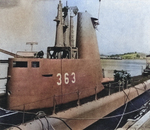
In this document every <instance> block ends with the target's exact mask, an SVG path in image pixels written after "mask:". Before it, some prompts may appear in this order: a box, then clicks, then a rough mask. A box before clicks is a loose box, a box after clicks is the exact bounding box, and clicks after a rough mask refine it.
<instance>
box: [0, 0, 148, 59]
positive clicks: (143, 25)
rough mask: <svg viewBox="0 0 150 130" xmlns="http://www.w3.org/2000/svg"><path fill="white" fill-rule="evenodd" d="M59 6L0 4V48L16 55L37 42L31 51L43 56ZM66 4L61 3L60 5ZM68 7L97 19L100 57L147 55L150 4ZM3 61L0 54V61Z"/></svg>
mask: <svg viewBox="0 0 150 130" xmlns="http://www.w3.org/2000/svg"><path fill="white" fill-rule="evenodd" d="M58 2H59V0H7V1H6V0H0V48H2V49H7V50H8V51H11V52H14V53H16V52H17V51H24V50H30V46H29V45H26V42H29V41H33V42H38V46H37V45H35V46H34V50H37V51H40V50H44V52H46V49H47V46H53V45H54V40H55V27H56V23H55V22H54V21H53V19H54V18H55V16H56V15H57V4H58ZM65 2H66V1H65V0H62V3H63V5H65ZM68 5H69V6H75V5H76V6H78V8H79V11H81V12H82V11H85V10H87V11H88V12H89V13H90V14H91V15H92V16H94V17H97V18H98V17H99V22H100V25H99V26H98V30H97V37H98V44H99V50H100V53H101V54H102V53H103V54H112V53H125V52H135V51H137V52H145V53H150V46H149V41H150V40H149V39H150V31H149V30H150V15H149V14H150V8H149V7H150V0H101V2H99V0H68ZM99 7H100V13H98V12H99ZM98 14H99V16H98ZM5 57H7V55H3V54H2V53H0V59H2V58H5Z"/></svg>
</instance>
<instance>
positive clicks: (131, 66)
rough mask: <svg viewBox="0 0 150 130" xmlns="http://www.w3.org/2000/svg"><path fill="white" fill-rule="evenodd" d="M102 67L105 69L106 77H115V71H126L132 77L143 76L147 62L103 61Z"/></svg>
mask: <svg viewBox="0 0 150 130" xmlns="http://www.w3.org/2000/svg"><path fill="white" fill-rule="evenodd" d="M101 65H102V68H103V69H104V75H105V77H113V72H114V70H125V71H127V72H128V73H130V74H131V76H138V75H141V74H142V71H143V69H144V68H145V66H146V61H145V60H108V59H101Z"/></svg>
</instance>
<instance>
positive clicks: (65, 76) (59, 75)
mask: <svg viewBox="0 0 150 130" xmlns="http://www.w3.org/2000/svg"><path fill="white" fill-rule="evenodd" d="M57 77H58V82H57V85H61V84H62V75H61V73H58V74H57ZM70 77H72V80H71V81H69V74H68V73H65V74H64V83H65V84H69V82H71V83H75V82H76V75H75V73H74V72H72V73H71V76H70Z"/></svg>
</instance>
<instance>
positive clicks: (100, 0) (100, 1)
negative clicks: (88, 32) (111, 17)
mask: <svg viewBox="0 0 150 130" xmlns="http://www.w3.org/2000/svg"><path fill="white" fill-rule="evenodd" d="M100 6H101V0H99V8H98V21H99V15H100Z"/></svg>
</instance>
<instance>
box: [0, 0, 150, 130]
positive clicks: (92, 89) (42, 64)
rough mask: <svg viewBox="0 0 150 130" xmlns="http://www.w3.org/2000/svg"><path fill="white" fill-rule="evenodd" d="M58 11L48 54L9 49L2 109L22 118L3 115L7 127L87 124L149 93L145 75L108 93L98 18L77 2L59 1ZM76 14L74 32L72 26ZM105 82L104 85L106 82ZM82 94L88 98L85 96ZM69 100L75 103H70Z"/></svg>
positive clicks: (77, 127) (77, 129)
mask: <svg viewBox="0 0 150 130" xmlns="http://www.w3.org/2000/svg"><path fill="white" fill-rule="evenodd" d="M69 11H71V13H68V12H69ZM57 12H58V13H57V17H56V18H55V19H54V21H55V22H56V37H55V43H54V44H55V45H54V46H53V47H47V58H43V52H42V51H41V52H39V53H35V52H34V53H32V55H31V53H30V55H29V54H24V53H23V52H22V53H18V54H13V55H14V58H9V59H8V65H9V66H8V75H7V84H6V98H7V101H6V103H7V105H6V109H7V110H11V111H9V112H6V113H7V114H6V115H8V116H9V118H11V121H12V122H13V120H15V119H16V117H15V116H14V115H15V114H18V113H19V114H20V113H21V115H20V118H21V119H18V120H19V121H20V122H19V121H18V122H17V123H10V121H9V120H8V119H6V120H7V121H8V124H9V125H10V126H12V127H11V128H8V126H7V127H6V129H8V130H9V129H12V130H16V129H22V130H26V129H27V130H31V129H32V130H43V129H48V130H51V129H52V130H62V129H63V130H68V129H74V130H81V129H82V130H83V129H88V127H89V129H90V128H91V127H90V126H91V125H92V124H94V123H95V122H98V121H99V119H103V118H104V117H105V116H106V115H108V114H110V113H111V112H113V111H115V110H116V109H118V108H120V107H122V106H124V105H125V108H126V107H127V105H126V104H128V102H130V101H132V100H134V99H136V98H138V97H140V96H143V95H144V94H145V93H147V92H149V89H150V81H149V80H146V81H144V82H142V83H139V84H137V85H133V87H128V86H126V88H123V87H122V88H121V87H120V86H119V87H120V88H119V91H117V92H115V93H113V94H111V93H110V91H109V92H108V93H107V94H106V95H105V94H104V93H105V92H106V89H107V88H109V90H110V87H111V86H110V83H111V82H112V81H113V80H112V79H108V78H104V77H103V72H102V67H101V61H100V54H99V50H98V43H97V38H96V31H95V30H96V26H97V25H98V19H96V18H93V17H91V15H90V14H89V13H88V12H87V11H86V12H78V8H77V7H68V5H66V6H65V7H62V3H61V0H59V3H58V8H57ZM69 14H70V16H69ZM75 15H77V31H76V36H74V35H75V33H74V32H75V30H74V27H73V25H74V23H73V17H74V16H75ZM30 44H31V45H33V44H34V43H30ZM1 51H3V52H4V53H8V52H7V51H4V50H1ZM106 82H108V84H106V86H105V83H106ZM107 85H108V86H107ZM112 87H114V86H112ZM120 89H121V90H122V91H120ZM99 94H100V98H99ZM103 94H104V96H103ZM91 98H92V99H93V100H92V101H91ZM87 99H88V101H87V102H86V101H84V100H87ZM147 100H148V99H147ZM81 101H82V102H85V103H81ZM74 103H75V104H77V106H75V107H74ZM144 103H145V102H144ZM65 104H67V105H68V104H71V108H70V107H69V108H68V109H65V110H60V111H59V110H57V108H60V107H62V105H65ZM131 105H132V104H131ZM141 105H142V104H141ZM138 107H140V106H138ZM45 108H47V110H48V111H51V110H52V114H49V115H47V114H45V113H44V112H42V111H39V112H38V113H33V112H34V111H35V110H41V109H45ZM50 108H52V109H50ZM134 109H135V108H134ZM56 110H57V112H56ZM30 112H31V113H30ZM8 113H9V114H8ZM27 114H31V116H32V117H33V118H32V120H31V118H30V119H28V120H25V117H27V116H29V115H27ZM11 115H12V117H11ZM33 115H34V116H33ZM17 117H18V116H17ZM0 123H2V122H0ZM12 124H14V125H12ZM106 124H107V123H106ZM1 125H2V124H1ZM4 125H6V124H4Z"/></svg>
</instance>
